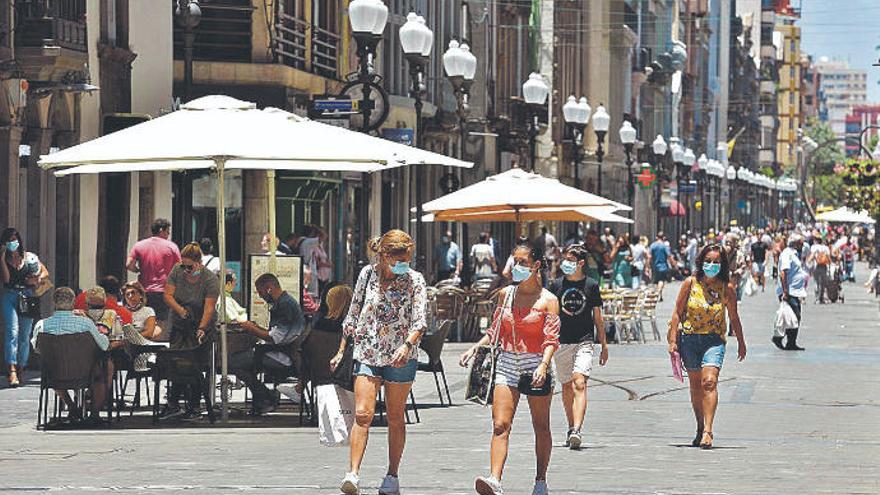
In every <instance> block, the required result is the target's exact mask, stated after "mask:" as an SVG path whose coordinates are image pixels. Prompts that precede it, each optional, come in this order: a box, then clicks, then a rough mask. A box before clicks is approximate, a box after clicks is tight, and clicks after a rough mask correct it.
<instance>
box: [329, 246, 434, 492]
mask: <svg viewBox="0 0 880 495" xmlns="http://www.w3.org/2000/svg"><path fill="white" fill-rule="evenodd" d="M414 245H415V244H414V243H413V240H412V238H411V237H410V236H409V235H408V234H406V233H405V232H403V231H400V230H391V231H389V232H387V233H385V235H383V236H382V237H381V238H380V239H379V241H378V243H377V244H376V247H377V248H378V249H377V255H378V260H377V263H375V264H373V265H368V266H366V267H364V269H363V270H362V271H361V273H360V276H358V280H357V285H356V286H355V289H354V299H352V302H351V307H350V308H349V312H348V317H347V318H346V319H345V323H344V324H343V332H344V335H345V336H346V337H351V338H352V341H353V342H354V353H353V354H354V361H355V364H354V375H355V382H354V395H355V409H356V410H355V424H354V426H353V427H352V431H351V456H350V463H351V464H350V471H349V472H348V473H347V474H346V475H345V478H344V479H343V481H342V492H343V493H346V494H352V495H357V494H358V493H359V478H358V472H359V471H360V467H361V461H362V460H363V457H364V451H365V450H366V448H367V437H368V435H369V428H370V425H371V424H372V423H373V415H374V413H375V410H376V395H377V394H378V392H379V388H380V387H382V386H383V385H384V388H385V408H386V414H387V418H388V474H387V475H386V476H385V479H384V480H383V481H382V485H381V486H380V487H379V494H380V495H397V494H398V493H399V492H400V484H399V481H398V479H397V474H398V469H399V467H400V457H401V455H402V454H403V447H404V444H405V443H406V423H405V421H404V414H405V408H406V399H407V397H408V396H409V392H410V389H411V388H412V383H413V381H414V380H415V377H416V370H417V368H418V361H417V360H416V356H417V348H418V345H419V340H420V339H421V338H422V333H423V332H424V330H425V329H426V327H427V323H426V319H425V308H426V290H425V279H424V277H423V276H422V274H421V273H419V272H416V271H414V270H412V269H411V268H410V266H409V262H410V260H411V259H412V253H413V246H414ZM346 341H347V339H343V340H342V343H341V344H340V347H339V352H338V353H337V354H336V356H335V357H334V358H333V359H332V360H331V361H330V368H331V369H332V370H335V369H336V367H337V366H338V365H339V363H340V362H341V361H342V355H343V352H344V351H345V346H346Z"/></svg>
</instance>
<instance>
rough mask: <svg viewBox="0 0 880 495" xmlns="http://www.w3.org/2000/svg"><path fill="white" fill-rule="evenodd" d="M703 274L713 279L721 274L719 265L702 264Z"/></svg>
mask: <svg viewBox="0 0 880 495" xmlns="http://www.w3.org/2000/svg"><path fill="white" fill-rule="evenodd" d="M703 273H705V274H706V276H707V277H709V278H715V277H717V276H718V274H719V273H721V263H703Z"/></svg>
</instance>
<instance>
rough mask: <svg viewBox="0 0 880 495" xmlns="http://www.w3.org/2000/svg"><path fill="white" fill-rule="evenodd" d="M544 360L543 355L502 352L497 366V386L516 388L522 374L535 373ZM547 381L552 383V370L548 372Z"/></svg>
mask: <svg viewBox="0 0 880 495" xmlns="http://www.w3.org/2000/svg"><path fill="white" fill-rule="evenodd" d="M543 359H544V356H543V354H537V353H527V352H508V351H501V354H499V355H498V363H497V364H496V365H495V385H506V386H508V387H511V388H516V386H517V384H518V383H519V376H520V374H521V373H533V372H534V371H535V370H536V369H537V368H538V366H539V365H540V364H541V361H542V360H543ZM547 379H548V380H551V383H552V380H553V371H552V370H548V372H547Z"/></svg>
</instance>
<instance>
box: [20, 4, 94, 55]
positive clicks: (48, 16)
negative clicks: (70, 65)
mask: <svg viewBox="0 0 880 495" xmlns="http://www.w3.org/2000/svg"><path fill="white" fill-rule="evenodd" d="M85 13H86V0H19V1H18V2H16V3H15V43H16V45H18V46H21V47H42V46H60V47H62V48H67V49H70V50H75V51H78V52H85V51H86V49H87V41H86V22H85Z"/></svg>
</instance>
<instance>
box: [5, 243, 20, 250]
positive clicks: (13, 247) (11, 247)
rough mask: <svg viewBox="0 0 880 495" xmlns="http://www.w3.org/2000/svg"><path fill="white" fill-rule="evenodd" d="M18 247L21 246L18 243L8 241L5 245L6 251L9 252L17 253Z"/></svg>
mask: <svg viewBox="0 0 880 495" xmlns="http://www.w3.org/2000/svg"><path fill="white" fill-rule="evenodd" d="M19 246H21V244H20V243H19V242H18V241H9V242H7V243H6V249H7V250H8V251H10V252H12V251H18V247H19Z"/></svg>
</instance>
